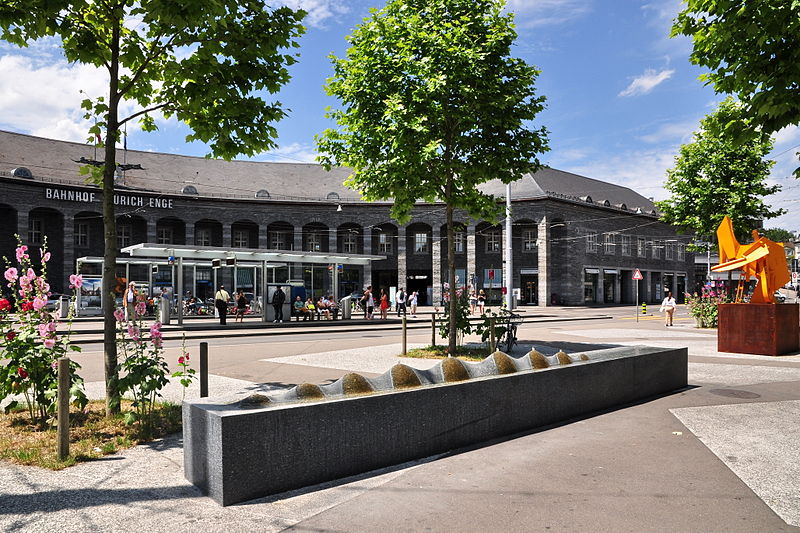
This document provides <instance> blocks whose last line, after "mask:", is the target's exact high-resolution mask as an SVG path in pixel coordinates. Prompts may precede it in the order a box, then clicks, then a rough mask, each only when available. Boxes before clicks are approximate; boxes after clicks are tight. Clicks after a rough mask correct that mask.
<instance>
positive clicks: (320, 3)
mask: <svg viewBox="0 0 800 533" xmlns="http://www.w3.org/2000/svg"><path fill="white" fill-rule="evenodd" d="M280 3H281V4H283V5H285V6H287V7H289V8H291V9H302V10H304V11H306V12H307V13H308V15H306V18H305V19H304V20H303V22H304V23H305V24H308V25H309V26H312V27H315V28H320V27H323V26H324V24H323V23H324V22H325V21H326V20H327V19H329V18H332V17H336V16H338V15H343V14H345V13H347V12H349V11H350V8H349V7H348V6H347V4H348V2H347V1H345V0H280Z"/></svg>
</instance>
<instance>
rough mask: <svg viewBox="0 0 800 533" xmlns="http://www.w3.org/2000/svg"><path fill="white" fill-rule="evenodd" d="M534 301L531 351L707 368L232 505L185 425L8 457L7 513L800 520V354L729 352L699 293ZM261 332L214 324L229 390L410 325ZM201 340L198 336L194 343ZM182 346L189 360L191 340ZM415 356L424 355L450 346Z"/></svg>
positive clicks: (371, 519) (738, 526)
mask: <svg viewBox="0 0 800 533" xmlns="http://www.w3.org/2000/svg"><path fill="white" fill-rule="evenodd" d="M545 315H547V316H545ZM526 316H527V317H529V318H530V321H529V322H528V323H526V324H525V325H523V326H522V328H521V329H520V332H519V337H520V339H521V346H520V347H519V348H518V350H519V353H515V355H521V354H522V353H524V352H525V351H527V350H528V349H530V348H531V347H534V346H535V347H537V348H538V349H540V350H542V351H551V352H552V351H556V350H558V349H562V348H563V349H565V350H566V351H568V352H573V351H586V350H590V349H593V348H601V347H605V346H609V345H634V344H649V345H655V346H687V347H688V348H689V354H690V359H689V360H690V363H689V383H690V386H689V387H688V388H687V389H685V390H681V391H676V392H675V393H674V394H670V395H665V396H662V397H659V398H654V399H651V400H650V401H645V402H641V403H637V404H634V405H627V406H622V407H620V408H618V409H615V410H611V411H607V412H599V413H595V414H593V415H591V416H587V417H584V418H581V419H578V420H571V421H567V422H565V423H563V424H560V425H557V426H555V427H548V428H539V429H537V430H534V431H531V432H528V433H525V434H520V435H514V436H510V437H508V438H506V439H502V440H499V441H494V442H489V443H483V444H481V445H476V446H475V447H473V448H470V449H462V450H453V451H452V452H451V453H448V454H444V455H441V456H437V457H431V458H428V459H426V460H422V461H417V462H414V463H409V464H405V465H398V466H396V467H393V468H389V469H384V470H381V471H377V472H370V473H366V474H364V475H362V476H359V477H356V478H350V479H346V480H340V481H338V482H335V483H328V484H325V485H321V486H316V487H308V488H306V489H303V490H299V491H293V492H291V493H285V494H280V495H275V496H272V497H270V498H263V499H259V500H254V501H251V502H247V503H245V504H241V505H234V506H230V507H225V508H223V507H219V506H218V505H217V504H216V503H214V502H213V501H211V500H210V499H208V498H206V497H204V496H203V495H202V494H201V493H200V492H199V491H198V490H197V489H195V488H194V487H193V486H191V485H190V484H189V483H188V482H186V480H185V479H184V477H183V471H182V461H183V458H182V449H181V438H180V436H178V435H176V436H173V437H170V438H167V439H164V440H163V441H159V442H155V443H152V444H150V445H146V446H139V447H136V448H134V449H131V450H128V451H125V452H123V453H120V454H117V455H114V456H109V457H107V458H105V459H103V460H99V461H93V462H90V463H84V464H81V465H78V466H75V467H72V468H69V469H67V470H64V471H61V472H50V471H45V470H39V469H34V468H24V467H19V466H14V465H10V464H7V463H0V529H2V530H4V531H59V532H62V531H170V532H181V531H193V532H195V531H225V532H228V533H230V532H236V531H282V530H286V529H289V530H293V531H385V530H391V531H552V530H564V531H593V532H594V531H615V532H617V531H637V532H639V531H725V532H737V531H743V532H744V531H747V532H752V531H790V530H797V529H798V527H800V444H798V436H799V435H800V354H793V355H788V356H782V357H777V358H773V357H764V356H752V355H737V354H724V353H719V352H717V351H716V336H715V333H716V332H715V331H713V330H711V331H706V330H697V329H694V328H693V323H692V321H691V319H690V318H689V317H688V316H686V314H685V310H684V309H683V308H681V309H680V310H679V312H678V316H677V319H676V325H675V326H673V327H671V328H668V327H665V326H664V325H663V323H662V321H661V317H660V316H658V315H656V316H646V317H639V319H638V321H637V320H636V315H635V312H634V310H633V308H632V307H629V308H626V307H611V308H602V309H599V308H564V309H549V308H548V309H545V310H529V311H527V312H526ZM536 317H538V318H539V319H541V320H536ZM587 318H590V319H587ZM578 319H581V320H578ZM420 320H421V321H423V322H421V323H420V327H419V328H418V329H410V330H409V332H408V334H409V343H410V344H411V345H412V346H413V345H425V344H430V340H431V332H430V327H429V320H430V319H429V317H428V318H423V319H420ZM425 320H427V321H428V323H425V322H424V321H425ZM545 320H546V321H545ZM426 324H427V327H425V326H426ZM384 326H385V327H387V328H394V329H382V328H383V327H384ZM289 329H290V328H285V327H284V328H278V327H276V328H272V330H271V331H272V332H278V331H280V330H289ZM246 332H247V329H245V328H242V329H241V331H239V330H231V331H230V332H228V333H227V335H226V337H224V338H209V339H208V342H209V345H210V350H209V351H210V355H209V357H210V368H211V374H212V375H211V377H210V388H211V393H212V396H219V397H233V396H241V395H243V394H247V393H248V391H252V390H257V389H265V388H266V389H269V388H283V387H289V386H292V385H295V384H298V383H301V382H313V383H324V382H328V381H331V380H335V379H338V378H339V377H341V376H342V375H344V374H345V373H347V372H351V371H358V372H362V373H363V374H365V375H376V374H379V373H382V372H383V371H385V370H387V369H388V368H389V367H391V365H392V364H394V362H396V361H398V360H399V358H398V357H397V356H398V353H399V351H400V344H399V342H400V338H399V335H400V331H399V329H397V328H396V327H395V326H394V325H392V326H390V325H388V324H380V323H378V324H377V325H376V324H351V325H349V326H348V327H342V326H339V327H335V326H330V327H321V328H314V329H313V330H312V329H311V328H305V329H300V330H294V331H289V332H288V333H283V334H266V333H264V334H261V335H259V336H257V337H253V336H248V335H247V333H246ZM468 340H475V339H468ZM198 341H199V337H198V338H194V337H192V338H190V339H189V341H188V346H189V349H190V351H192V353H196V349H197V342H198ZM166 346H167V350H166V353H167V359H168V360H169V361H170V362H171V363H173V364H174V361H173V359H177V355H178V351H179V348H180V341H178V340H170V341H168V342H167V343H166ZM76 358H77V359H78V361H79V362H80V363H81V364H82V366H83V370H82V375H83V377H84V378H85V379H86V380H87V385H88V390H89V392H90V394H91V395H96V396H99V395H101V394H102V390H103V388H102V371H103V370H102V346H101V345H99V344H94V343H86V344H85V345H84V352H83V353H81V354H77V356H76ZM403 362H405V363H406V364H411V365H413V366H418V367H419V368H425V367H426V366H430V365H431V364H432V363H431V361H430V360H413V361H410V360H408V359H404V360H403ZM165 393H166V396H167V397H168V398H171V399H173V400H176V401H179V400H180V398H181V394H182V392H181V389H180V387H178V386H175V385H172V384H171V385H170V386H168V388H167V389H166V391H165ZM196 395H197V390H196V387H192V388H190V390H189V391H188V393H187V397H189V398H191V397H196ZM553 401H558V399H557V398H554V399H553ZM264 460H265V461H267V460H279V457H278V456H276V457H274V458H270V457H266V458H265V459H264Z"/></svg>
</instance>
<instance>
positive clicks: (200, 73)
mask: <svg viewBox="0 0 800 533" xmlns="http://www.w3.org/2000/svg"><path fill="white" fill-rule="evenodd" d="M303 16H304V12H302V11H298V12H294V11H292V10H290V9H288V8H279V9H274V10H269V9H267V8H266V7H265V6H264V4H263V2H262V1H261V0H193V1H192V2H173V1H171V0H99V1H90V0H5V1H4V2H3V3H2V4H0V29H1V30H2V38H3V39H4V40H6V41H9V42H11V43H14V44H16V45H18V46H20V47H24V46H27V44H28V43H29V42H31V41H34V40H37V39H41V38H43V37H52V36H55V37H58V38H60V39H61V46H62V49H63V51H64V54H65V56H66V58H67V59H68V60H69V61H72V62H79V63H84V64H88V65H94V66H95V67H98V68H100V69H105V70H106V71H107V72H108V94H107V95H105V96H100V97H97V98H95V99H87V100H84V102H83V103H82V107H83V108H84V109H85V110H86V117H87V118H96V119H97V123H96V124H95V125H94V126H93V127H92V128H91V129H90V134H91V138H92V139H93V138H94V137H95V135H97V136H100V135H102V134H103V133H104V134H105V139H104V149H105V161H104V162H103V163H102V164H99V165H97V166H96V167H92V168H84V169H82V170H84V171H87V172H86V173H90V174H91V178H90V179H93V180H95V181H96V182H97V183H98V184H102V190H103V226H104V228H103V231H104V240H105V254H104V262H103V287H102V290H103V294H105V295H107V296H108V295H111V297H110V298H109V297H107V298H104V304H103V317H104V328H103V334H104V352H105V354H104V358H105V377H106V410H107V412H108V413H109V414H111V413H113V412H117V411H118V409H119V389H118V383H117V376H118V371H117V349H116V344H115V322H114V315H113V312H114V305H115V298H114V297H113V289H114V283H115V279H114V278H115V272H116V259H117V232H116V220H115V216H114V203H113V196H114V172H115V170H116V168H117V163H116V161H117V160H116V143H117V142H118V141H119V140H120V136H119V132H120V127H121V126H122V125H123V124H125V123H127V122H129V121H131V120H134V119H138V120H139V121H140V123H141V124H142V128H143V129H144V130H146V131H153V130H155V129H156V124H155V121H154V118H153V113H154V112H156V111H158V112H160V113H161V114H163V115H164V116H165V117H166V118H170V117H176V118H177V119H178V120H181V121H183V122H185V123H186V124H188V125H189V127H190V128H191V129H192V134H190V135H189V136H187V141H192V140H200V141H203V142H206V143H209V145H210V148H211V154H210V155H211V156H214V157H221V158H225V159H231V158H233V157H234V156H236V155H239V154H247V155H252V154H255V153H258V152H261V151H263V150H268V149H270V148H273V147H274V146H275V143H274V141H273V139H274V138H275V137H276V130H275V128H274V127H273V126H272V123H273V122H275V121H277V120H279V119H280V118H282V117H283V116H284V115H285V112H284V110H283V109H282V107H281V104H280V103H278V102H274V103H267V102H265V101H264V100H262V99H261V98H259V97H258V96H256V95H255V94H254V93H255V92H256V91H262V90H264V91H268V92H271V93H274V92H276V91H277V90H278V89H279V88H280V87H281V85H283V84H284V83H286V82H287V81H288V79H289V74H288V72H287V70H286V66H287V65H291V64H292V63H294V62H295V61H296V58H295V56H294V55H291V54H288V53H286V51H285V50H284V49H286V48H288V47H296V46H297V43H296V42H295V41H294V39H295V38H297V37H298V36H299V35H300V34H301V33H302V32H303V27H302V26H301V25H300V20H301V19H302V17H303ZM123 100H128V101H132V102H134V103H135V104H136V105H137V106H138V110H137V111H135V112H133V113H132V114H130V115H129V116H127V117H120V116H119V106H120V102H122V101H123Z"/></svg>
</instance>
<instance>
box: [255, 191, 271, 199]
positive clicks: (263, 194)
mask: <svg viewBox="0 0 800 533" xmlns="http://www.w3.org/2000/svg"><path fill="white" fill-rule="evenodd" d="M256 198H271V196H270V195H269V191H268V190H266V189H261V190H259V191H258V192H257V193H256Z"/></svg>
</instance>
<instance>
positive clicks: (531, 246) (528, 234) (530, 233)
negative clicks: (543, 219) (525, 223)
mask: <svg viewBox="0 0 800 533" xmlns="http://www.w3.org/2000/svg"><path fill="white" fill-rule="evenodd" d="M536 237H537V235H536V230H535V229H526V230H524V231H523V232H522V251H523V252H535V251H536Z"/></svg>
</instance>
